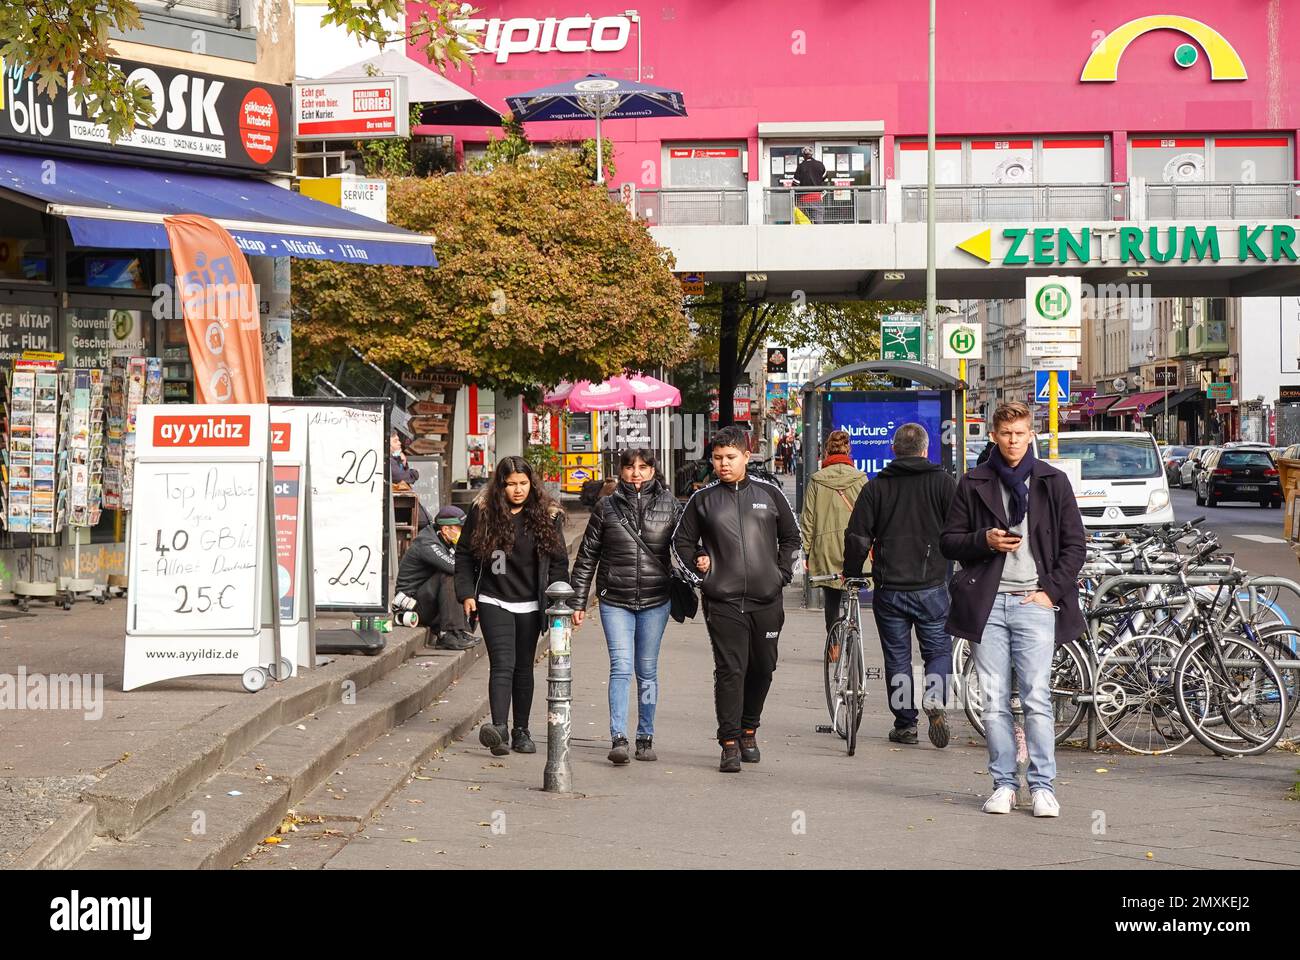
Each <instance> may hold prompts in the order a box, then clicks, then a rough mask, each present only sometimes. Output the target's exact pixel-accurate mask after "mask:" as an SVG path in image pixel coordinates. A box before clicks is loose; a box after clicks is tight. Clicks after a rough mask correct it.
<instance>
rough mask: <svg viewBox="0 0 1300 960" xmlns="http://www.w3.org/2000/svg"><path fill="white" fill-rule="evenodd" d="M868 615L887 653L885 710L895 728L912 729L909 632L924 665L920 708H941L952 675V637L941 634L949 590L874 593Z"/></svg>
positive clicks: (941, 587) (913, 695) (913, 706)
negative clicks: (891, 718) (872, 619)
mask: <svg viewBox="0 0 1300 960" xmlns="http://www.w3.org/2000/svg"><path fill="white" fill-rule="evenodd" d="M871 612H872V613H873V614H874V615H875V618H876V629H877V630H878V631H879V633H880V648H881V650H883V651H884V654H885V677H886V678H887V679H888V687H889V709H890V712H891V713H893V715H894V728H895V729H897V730H906V729H907V728H909V727H914V726H916V691H915V690H913V689H912V686H913V684H912V628H913V627H915V628H916V639H917V642H918V643H919V644H920V646H921V659H922V660H924V661H925V683H924V686H923V688H922V703H923V704H924V705H925V706H927V707H928V706H937V707H942V706H943V705H944V704H946V703H947V702H948V681H949V678H950V677H951V675H952V637H950V636H948V632H947V631H946V630H944V628H943V624H944V621H945V620H947V619H948V588H947V587H946V586H944V585H942V584H941V585H939V586H937V587H930V588H928V589H925V590H889V589H885V588H881V589H879V590H877V591H876V593H875V596H874V597H873V598H872V601H871Z"/></svg>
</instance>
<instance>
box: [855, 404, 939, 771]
mask: <svg viewBox="0 0 1300 960" xmlns="http://www.w3.org/2000/svg"><path fill="white" fill-rule="evenodd" d="M892 445H893V449H894V457H895V458H896V459H894V460H893V461H892V462H891V463H890V464H889V465H888V466H887V467H885V469H884V470H882V471H881V472H880V473H879V475H877V477H876V479H875V480H873V481H871V482H870V483H868V484H867V485H866V487H864V488H863V492H862V494H861V496H859V497H858V502H857V503H856V504H855V505H854V508H853V515H852V516H851V517H850V518H849V528H848V530H847V531H846V532H845V536H844V575H845V576H846V577H860V576H862V566H863V563H864V562H865V561H866V558H867V554H868V552H869V551H871V550H872V549H873V548H874V550H875V553H874V554H873V558H874V560H873V565H872V568H871V579H872V582H873V583H874V585H875V596H874V599H873V600H872V605H871V609H872V613H874V614H875V617H876V629H877V630H878V631H879V633H880V646H881V648H882V649H883V650H884V653H885V676H886V677H887V678H888V682H889V709H890V712H892V713H893V714H894V728H893V729H892V730H890V731H889V739H890V740H891V741H893V742H894V743H916V719H917V712H916V691H915V690H914V689H913V683H912V629H913V628H915V629H916V638H917V641H918V642H919V643H920V646H921V658H922V659H923V660H924V661H925V683H924V689H923V692H922V698H921V702H922V706H923V707H924V709H925V715H926V716H927V717H928V718H929V720H930V731H929V735H930V742H931V743H933V744H934V745H935V746H936V747H946V746H947V745H948V740H949V732H948V720H947V716H946V715H945V713H944V704H945V703H946V702H947V691H948V681H949V677H950V675H951V674H952V638H951V637H949V636H948V631H947V629H946V628H945V627H944V620H945V619H947V616H948V587H947V585H946V584H945V583H944V581H945V579H946V574H947V566H948V565H947V563H945V562H944V560H943V557H942V554H941V552H940V548H939V536H940V534H941V533H942V531H943V523H944V519H945V518H946V517H947V516H948V508H949V507H950V506H951V505H952V497H953V492H954V490H955V489H956V484H955V483H954V482H953V479H952V477H950V476H949V475H948V474H947V472H945V471H944V469H943V468H942V467H940V466H939V465H938V464H937V463H931V462H930V460H929V459H928V457H929V449H930V438H929V435H928V434H927V433H926V432H925V428H924V427H923V426H921V425H920V424H919V423H905V424H903V425H902V426H901V427H899V428H898V431H897V432H896V433H895V434H894V439H893V442H892Z"/></svg>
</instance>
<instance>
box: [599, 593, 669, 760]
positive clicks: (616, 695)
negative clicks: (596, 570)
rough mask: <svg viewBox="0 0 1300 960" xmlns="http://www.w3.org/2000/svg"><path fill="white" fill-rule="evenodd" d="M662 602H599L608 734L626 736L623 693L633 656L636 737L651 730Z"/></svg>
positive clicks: (663, 621)
mask: <svg viewBox="0 0 1300 960" xmlns="http://www.w3.org/2000/svg"><path fill="white" fill-rule="evenodd" d="M670 606H671V604H668V603H665V604H662V605H661V606H658V607H650V608H649V609H647V610H626V609H624V608H623V607H615V606H611V605H610V604H608V603H602V604H601V605H600V623H601V626H603V627H604V628H605V643H606V644H607V645H608V646H609V735H610V738H611V739H617V738H618V737H626V736H627V694H628V689H629V688H630V687H631V685H632V664H633V657H635V661H636V689H637V701H636V703H637V707H636V714H637V724H636V735H637V736H638V737H652V736H654V732H655V704H657V703H658V701H659V644H660V642H661V641H662V640H663V638H664V628H665V627H666V626H668V610H669V607H670Z"/></svg>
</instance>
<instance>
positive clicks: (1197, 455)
mask: <svg viewBox="0 0 1300 960" xmlns="http://www.w3.org/2000/svg"><path fill="white" fill-rule="evenodd" d="M1213 449H1214V448H1213V447H1193V448H1192V452H1191V453H1189V454H1188V455H1187V459H1186V460H1184V461H1183V466H1182V469H1180V470H1179V472H1178V486H1180V487H1188V488H1191V489H1193V490H1194V489H1196V481H1197V480H1198V479H1199V477H1200V469H1201V460H1203V459H1204V458H1205V454H1206V453H1208V452H1209V451H1211V450H1213Z"/></svg>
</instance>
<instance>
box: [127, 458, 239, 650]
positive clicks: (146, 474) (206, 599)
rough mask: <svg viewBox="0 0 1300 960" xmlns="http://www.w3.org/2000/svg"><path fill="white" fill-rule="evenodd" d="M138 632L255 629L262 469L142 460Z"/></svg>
mask: <svg viewBox="0 0 1300 960" xmlns="http://www.w3.org/2000/svg"><path fill="white" fill-rule="evenodd" d="M135 482H136V487H135V489H136V490H137V491H138V492H139V493H140V494H141V498H140V499H137V501H136V503H137V504H139V505H140V507H142V508H143V507H144V505H145V504H148V507H147V508H144V509H138V510H137V511H136V517H135V522H134V523H133V524H132V531H131V535H132V546H133V547H134V548H135V549H134V550H133V557H134V563H133V564H132V566H131V568H130V569H131V580H130V584H131V586H132V588H134V589H133V594H134V595H133V598H132V603H131V614H130V616H131V620H130V627H131V631H132V632H133V633H137V634H150V633H155V634H164V635H170V634H173V633H221V632H223V631H227V630H231V631H245V632H248V631H255V630H257V629H258V627H259V626H260V624H259V623H258V609H257V599H258V586H259V581H258V575H259V570H260V566H261V556H260V552H261V551H259V546H260V545H259V543H258V528H259V525H260V521H261V513H262V504H263V499H262V492H263V478H262V465H261V464H259V463H256V462H247V463H239V462H236V463H210V464H209V463H196V464H180V463H174V462H170V461H166V460H163V461H145V460H137V461H136V469H135Z"/></svg>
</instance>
